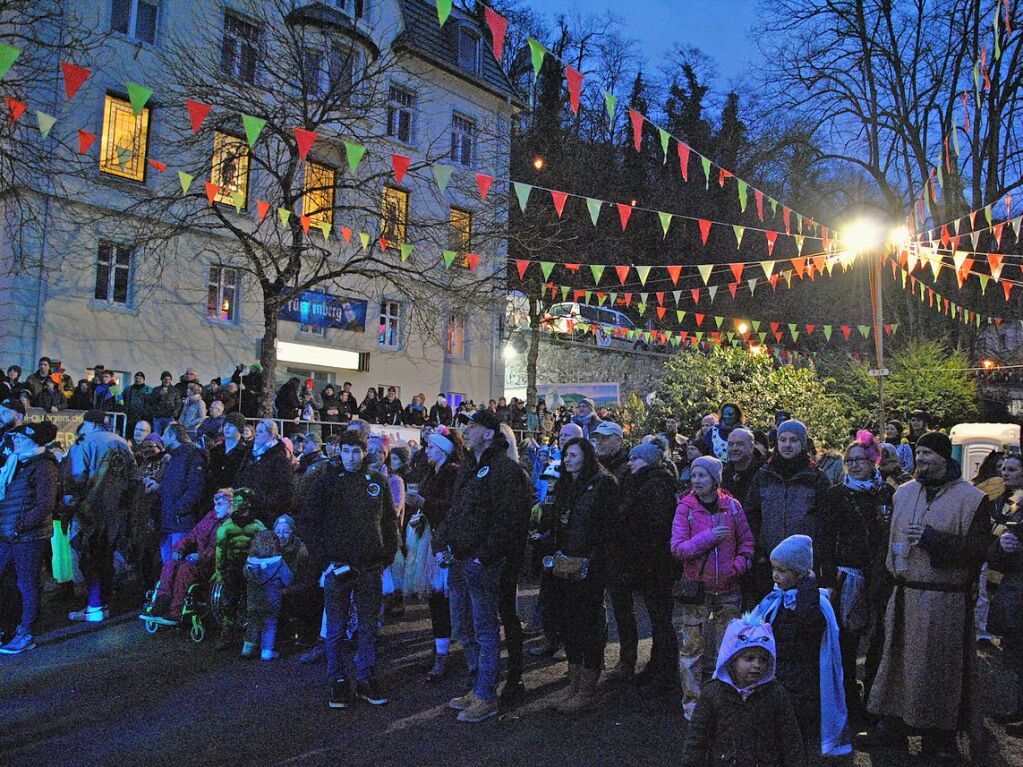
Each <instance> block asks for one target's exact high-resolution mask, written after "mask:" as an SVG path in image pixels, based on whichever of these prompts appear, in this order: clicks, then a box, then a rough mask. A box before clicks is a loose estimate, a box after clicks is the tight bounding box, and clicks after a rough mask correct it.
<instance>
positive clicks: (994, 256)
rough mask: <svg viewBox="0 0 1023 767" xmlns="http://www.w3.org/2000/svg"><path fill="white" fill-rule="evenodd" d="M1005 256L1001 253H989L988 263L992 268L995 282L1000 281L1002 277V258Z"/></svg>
mask: <svg viewBox="0 0 1023 767" xmlns="http://www.w3.org/2000/svg"><path fill="white" fill-rule="evenodd" d="M1003 258H1005V257H1004V256H1003V255H1002V254H1001V253H988V254H987V263H988V267H990V269H991V276H992V277H993V278H994V280H995V282H998V281H999V280H1000V279H1001V277H1002V259H1003Z"/></svg>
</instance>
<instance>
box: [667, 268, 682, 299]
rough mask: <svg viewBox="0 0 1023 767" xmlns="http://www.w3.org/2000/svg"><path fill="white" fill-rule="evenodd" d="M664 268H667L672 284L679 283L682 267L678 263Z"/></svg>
mask: <svg viewBox="0 0 1023 767" xmlns="http://www.w3.org/2000/svg"><path fill="white" fill-rule="evenodd" d="M664 268H665V269H666V270H667V272H668V276H669V277H671V284H672V285H678V278H679V276H681V274H682V267H681V266H677V265H676V266H666V267H664ZM676 301H677V299H676Z"/></svg>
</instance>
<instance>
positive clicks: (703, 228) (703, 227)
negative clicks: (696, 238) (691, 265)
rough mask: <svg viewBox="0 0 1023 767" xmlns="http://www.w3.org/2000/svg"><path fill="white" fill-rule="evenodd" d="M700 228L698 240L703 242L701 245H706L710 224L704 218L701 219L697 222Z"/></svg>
mask: <svg viewBox="0 0 1023 767" xmlns="http://www.w3.org/2000/svg"><path fill="white" fill-rule="evenodd" d="M697 223H698V224H699V226H700V239H701V240H703V244H704V245H706V244H707V238H708V237H710V224H711V222H710V221H708V220H707V219H705V218H701V219H699V220H698V221H697Z"/></svg>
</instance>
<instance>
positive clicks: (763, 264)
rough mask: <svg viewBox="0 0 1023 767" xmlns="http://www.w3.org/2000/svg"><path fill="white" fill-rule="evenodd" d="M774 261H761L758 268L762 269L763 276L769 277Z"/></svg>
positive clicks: (772, 270)
mask: <svg viewBox="0 0 1023 767" xmlns="http://www.w3.org/2000/svg"><path fill="white" fill-rule="evenodd" d="M774 263H775V262H774V261H761V262H760V268H761V269H763V270H764V276H765V277H767V279H771V274H772V273H773V272H774Z"/></svg>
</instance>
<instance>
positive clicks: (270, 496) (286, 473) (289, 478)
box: [233, 418, 295, 527]
mask: <svg viewBox="0 0 1023 767" xmlns="http://www.w3.org/2000/svg"><path fill="white" fill-rule="evenodd" d="M233 487H236V488H238V487H248V488H251V489H252V491H253V493H254V494H255V496H254V499H253V503H252V512H253V515H254V516H255V517H256V518H257V519H259V521H260V522H262V523H263V524H264V525H266V526H267V527H269V526H271V525H273V523H274V520H275V519H277V517H279V516H280V515H281V514H290V513H291V507H292V502H293V500H294V496H295V472H294V470H293V468H292V465H291V458H290V457H289V456H288V451H287V448H285V447H284V443H283V442H281V440H280V439H279V436H278V434H277V424H276V422H274V421H272V420H271V419H269V418H266V419H264V420H262V421H260V422H259V423H257V424H256V436H255V439H254V440H253V442H252V449H251V450H249V451H247V452H246V453H245V455H244V457H243V458H242V460H241V465H240V466H239V467H238V474H237V475H236V476H235V479H234V485H233Z"/></svg>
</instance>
